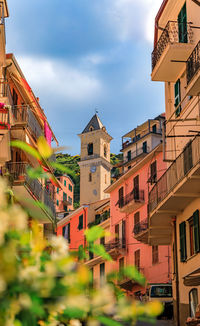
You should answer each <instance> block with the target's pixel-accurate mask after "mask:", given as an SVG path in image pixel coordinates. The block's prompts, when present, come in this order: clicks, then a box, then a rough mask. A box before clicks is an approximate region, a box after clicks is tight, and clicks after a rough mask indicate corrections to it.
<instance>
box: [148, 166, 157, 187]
mask: <svg viewBox="0 0 200 326" xmlns="http://www.w3.org/2000/svg"><path fill="white" fill-rule="evenodd" d="M150 180H151V184H153V183H155V182H156V180H157V163H156V161H154V162H153V163H152V164H151V179H150Z"/></svg>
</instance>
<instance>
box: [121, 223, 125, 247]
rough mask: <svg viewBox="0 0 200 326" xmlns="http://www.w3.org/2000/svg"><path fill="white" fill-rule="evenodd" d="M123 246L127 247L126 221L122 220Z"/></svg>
mask: <svg viewBox="0 0 200 326" xmlns="http://www.w3.org/2000/svg"><path fill="white" fill-rule="evenodd" d="M122 248H126V221H125V220H123V221H122Z"/></svg>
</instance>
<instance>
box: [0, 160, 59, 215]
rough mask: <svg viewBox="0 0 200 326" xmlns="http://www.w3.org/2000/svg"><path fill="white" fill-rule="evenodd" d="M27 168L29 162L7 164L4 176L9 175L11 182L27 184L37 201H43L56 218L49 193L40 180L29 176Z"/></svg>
mask: <svg viewBox="0 0 200 326" xmlns="http://www.w3.org/2000/svg"><path fill="white" fill-rule="evenodd" d="M27 167H28V163H27V162H11V163H7V164H6V168H5V170H4V171H3V172H4V174H5V173H8V175H9V177H10V180H11V182H14V181H15V182H19V183H23V184H25V185H26V186H27V187H28V188H29V190H30V191H31V193H32V194H33V195H34V197H35V198H36V199H37V200H39V201H43V202H44V204H45V205H46V206H47V207H49V208H50V210H51V212H52V215H53V216H54V217H55V215H56V212H55V206H54V202H53V199H52V198H51V196H50V194H49V192H48V191H47V190H46V189H44V188H43V186H42V184H41V183H40V181H39V180H37V179H31V178H29V176H28V175H27Z"/></svg>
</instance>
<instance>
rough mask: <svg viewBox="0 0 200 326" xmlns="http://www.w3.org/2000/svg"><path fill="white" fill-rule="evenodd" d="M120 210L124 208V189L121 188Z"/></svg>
mask: <svg viewBox="0 0 200 326" xmlns="http://www.w3.org/2000/svg"><path fill="white" fill-rule="evenodd" d="M118 194H119V208H121V207H123V206H124V188H123V187H121V188H120V189H119V192H118Z"/></svg>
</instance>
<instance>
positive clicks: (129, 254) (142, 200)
mask: <svg viewBox="0 0 200 326" xmlns="http://www.w3.org/2000/svg"><path fill="white" fill-rule="evenodd" d="M165 170H166V164H165V163H164V162H163V160H162V145H161V144H160V145H157V146H156V147H155V148H154V149H152V150H151V151H150V153H149V154H147V153H146V154H145V156H144V157H143V158H141V159H140V161H138V162H137V163H136V164H135V165H133V167H131V168H130V169H128V170H127V171H126V172H125V174H124V175H122V176H121V177H120V178H119V179H118V180H117V181H116V182H115V183H113V184H112V185H111V186H110V187H109V188H108V189H107V190H106V191H107V192H108V193H109V194H110V215H111V217H110V220H111V222H110V231H111V234H115V235H116V236H115V238H114V240H115V244H116V248H117V249H118V256H117V257H116V259H115V264H114V265H113V268H114V269H117V270H119V268H120V266H123V265H124V266H125V265H136V266H137V267H138V269H139V270H140V271H141V272H142V273H143V274H144V275H145V276H146V278H147V280H148V283H168V282H171V270H170V263H171V262H170V248H169V246H163V247H160V246H149V245H148V225H149V224H148V190H149V188H151V187H152V184H154V183H155V182H156V180H157V178H159V177H160V176H161V175H162V174H163V172H164V171H165ZM140 241H143V242H144V243H146V244H143V243H141V242H140ZM119 249H120V250H119ZM121 287H123V288H124V289H125V290H127V291H128V292H129V293H132V294H137V292H138V291H140V290H141V291H143V292H144V289H141V288H140V287H139V286H138V284H136V283H134V282H132V281H131V280H129V279H126V280H124V282H122V283H121Z"/></svg>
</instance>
